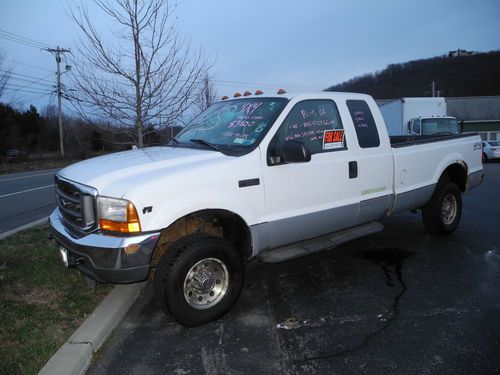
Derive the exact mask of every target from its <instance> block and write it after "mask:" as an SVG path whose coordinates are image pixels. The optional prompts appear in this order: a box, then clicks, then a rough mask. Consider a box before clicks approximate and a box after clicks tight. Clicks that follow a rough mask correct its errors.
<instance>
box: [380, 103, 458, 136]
mask: <svg viewBox="0 0 500 375" xmlns="http://www.w3.org/2000/svg"><path fill="white" fill-rule="evenodd" d="M379 107H380V112H382V116H383V117H384V120H385V124H386V126H387V131H388V133H389V135H432V134H438V133H441V134H458V133H459V132H460V131H459V126H458V122H457V119H456V118H455V117H450V116H446V99H445V98H401V99H395V100H392V101H389V102H384V103H382V104H379Z"/></svg>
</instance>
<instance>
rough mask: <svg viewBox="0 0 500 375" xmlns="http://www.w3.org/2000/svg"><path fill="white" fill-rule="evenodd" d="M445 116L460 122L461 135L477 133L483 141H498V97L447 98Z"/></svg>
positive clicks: (499, 118) (499, 104)
mask: <svg viewBox="0 0 500 375" xmlns="http://www.w3.org/2000/svg"><path fill="white" fill-rule="evenodd" d="M446 104H447V110H446V112H447V115H448V116H453V117H456V118H457V119H458V121H460V123H461V125H462V132H463V133H479V134H480V135H481V139H482V140H483V141H496V140H500V96H466V97H455V98H453V97H447V98H446Z"/></svg>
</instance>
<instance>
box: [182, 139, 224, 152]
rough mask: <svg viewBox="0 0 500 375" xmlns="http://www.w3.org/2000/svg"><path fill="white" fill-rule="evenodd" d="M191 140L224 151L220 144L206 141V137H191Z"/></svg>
mask: <svg viewBox="0 0 500 375" xmlns="http://www.w3.org/2000/svg"><path fill="white" fill-rule="evenodd" d="M189 142H193V143H198V144H200V145H204V146H208V147H210V148H211V149H212V150H215V151H219V152H222V151H221V150H220V148H219V146H217V145H216V144H213V143H210V142H207V141H205V140H204V139H200V138H193V139H190V140H189Z"/></svg>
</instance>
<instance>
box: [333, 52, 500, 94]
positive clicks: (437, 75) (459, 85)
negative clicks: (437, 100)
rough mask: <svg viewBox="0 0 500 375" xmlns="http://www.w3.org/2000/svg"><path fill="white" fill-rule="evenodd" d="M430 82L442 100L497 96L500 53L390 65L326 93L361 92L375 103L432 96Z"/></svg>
mask: <svg viewBox="0 0 500 375" xmlns="http://www.w3.org/2000/svg"><path fill="white" fill-rule="evenodd" d="M433 81H434V82H435V83H436V89H437V90H440V95H441V96H449V97H451V96H481V95H500V51H493V52H487V53H477V54H474V55H471V56H461V57H434V58H430V59H423V60H415V61H409V62H405V63H401V64H391V65H388V66H387V68H386V69H384V70H382V71H380V72H376V73H371V74H366V75H363V76H359V77H355V78H353V79H350V80H349V81H346V82H343V83H340V84H337V85H333V86H330V87H328V88H327V89H326V90H325V91H350V92H361V93H366V94H370V95H372V96H373V97H374V98H375V99H386V98H399V97H404V96H431V90H432V89H431V84H432V82H433Z"/></svg>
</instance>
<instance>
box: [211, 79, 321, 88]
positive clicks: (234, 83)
mask: <svg viewBox="0 0 500 375" xmlns="http://www.w3.org/2000/svg"><path fill="white" fill-rule="evenodd" d="M211 81H212V82H217V83H220V84H221V85H224V84H226V85H231V86H232V85H248V86H263V87H264V86H268V87H271V88H275V87H287V85H284V84H283V82H282V83H281V84H276V83H258V82H240V81H226V80H220V79H212V80H211ZM293 87H294V88H300V89H312V88H317V86H313V85H293Z"/></svg>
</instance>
